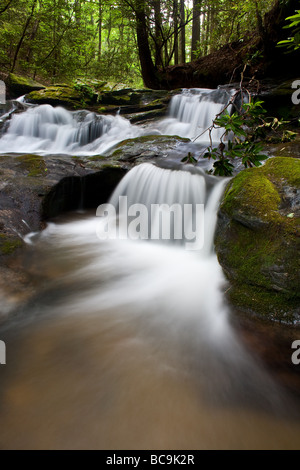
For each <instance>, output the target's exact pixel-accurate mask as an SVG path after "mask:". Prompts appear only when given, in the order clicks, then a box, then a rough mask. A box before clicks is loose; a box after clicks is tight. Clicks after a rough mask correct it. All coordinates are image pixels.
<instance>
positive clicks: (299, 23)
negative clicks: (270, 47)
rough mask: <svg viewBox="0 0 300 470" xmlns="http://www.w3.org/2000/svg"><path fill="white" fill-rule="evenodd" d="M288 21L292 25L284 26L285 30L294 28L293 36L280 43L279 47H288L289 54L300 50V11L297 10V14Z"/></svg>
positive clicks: (289, 17)
mask: <svg viewBox="0 0 300 470" xmlns="http://www.w3.org/2000/svg"><path fill="white" fill-rule="evenodd" d="M286 20H287V21H290V24H288V25H286V26H284V29H288V28H292V36H291V37H289V38H287V39H284V40H283V41H279V42H278V44H277V45H278V46H279V47H287V49H288V52H291V51H293V50H296V49H299V48H300V10H296V14H295V15H293V16H288V17H287V18H286Z"/></svg>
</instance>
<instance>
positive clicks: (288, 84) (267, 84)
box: [256, 77, 300, 122]
mask: <svg viewBox="0 0 300 470" xmlns="http://www.w3.org/2000/svg"><path fill="white" fill-rule="evenodd" d="M296 81H297V77H295V78H294V79H290V80H287V81H285V82H280V81H275V80H272V81H271V80H264V81H262V84H261V86H262V91H261V92H260V93H258V94H257V95H256V98H257V99H259V100H262V101H264V104H263V107H264V108H265V109H266V111H267V116H274V117H277V118H278V119H282V120H291V121H293V120H295V121H296V122H297V121H298V119H299V116H300V105H296V104H295V103H293V101H292V99H293V94H294V92H295V91H296V89H295V88H293V84H294V82H296ZM298 88H299V87H298Z"/></svg>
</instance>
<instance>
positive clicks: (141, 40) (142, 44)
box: [135, 1, 160, 89]
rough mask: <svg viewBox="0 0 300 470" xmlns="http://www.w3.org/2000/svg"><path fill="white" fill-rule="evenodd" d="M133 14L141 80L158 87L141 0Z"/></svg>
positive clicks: (149, 86) (147, 84) (146, 84)
mask: <svg viewBox="0 0 300 470" xmlns="http://www.w3.org/2000/svg"><path fill="white" fill-rule="evenodd" d="M135 15H136V35H137V43H138V51H139V59H140V64H141V71H142V77H143V81H144V84H145V86H146V87H148V88H153V89H159V88H160V84H159V80H158V77H157V69H156V67H155V66H154V64H153V60H152V57H151V51H150V46H149V38H148V30H147V23H146V15H145V4H144V3H143V2H142V1H139V2H138V5H137V7H136V9H135Z"/></svg>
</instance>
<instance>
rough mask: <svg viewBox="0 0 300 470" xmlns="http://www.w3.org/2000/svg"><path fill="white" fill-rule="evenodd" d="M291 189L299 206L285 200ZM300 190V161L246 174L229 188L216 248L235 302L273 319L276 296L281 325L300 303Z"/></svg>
mask: <svg viewBox="0 0 300 470" xmlns="http://www.w3.org/2000/svg"><path fill="white" fill-rule="evenodd" d="M286 188H288V193H289V194H292V196H291V197H292V198H293V197H294V195H295V200H294V202H291V200H289V199H288V198H287V199H286V195H285V190H286ZM299 189H300V161H299V160H297V159H293V158H284V157H282V158H272V159H270V160H268V161H267V163H266V164H265V165H264V166H263V167H260V168H253V169H248V170H244V171H242V172H241V173H240V174H238V175H237V176H236V177H235V178H233V179H232V180H231V182H230V183H229V185H228V187H227V189H226V191H225V194H224V197H223V200H222V203H221V205H220V211H219V217H218V224H217V230H216V237H215V242H216V251H217V255H218V259H219V261H220V264H221V265H222V267H223V269H224V271H225V273H226V274H227V276H228V278H229V280H230V281H231V282H232V283H233V285H234V289H232V292H236V293H239V295H240V298H239V297H238V294H235V295H232V294H231V296H232V299H233V300H234V302H235V303H239V306H240V307H241V306H242V305H244V307H245V308H246V307H247V308H249V309H250V310H256V311H260V312H268V313H267V315H268V316H271V311H272V310H274V308H275V307H273V306H271V307H270V305H269V304H270V300H272V295H273V296H274V302H275V298H276V299H277V300H276V302H278V305H280V308H279V307H278V308H277V310H276V312H277V313H276V315H275V313H274V312H275V310H274V312H273V313H272V315H273V317H274V318H275V316H276V318H277V319H278V318H280V315H282V314H283V313H282V312H285V313H284V316H285V317H286V316H287V315H288V313H287V312H289V311H292V310H293V305H294V304H295V303H297V302H298V303H299V297H300V292H299V283H300V275H299V273H300V269H299V268H300V265H299V258H298V256H297V252H299V249H300V230H299V222H300V218H299V214H298V211H297V205H296V206H292V205H291V204H296V202H297V195H296V194H297V191H299ZM292 207H293V208H292ZM291 212H292V213H293V216H292V217H290V214H291ZM249 289H250V290H251V293H252V294H251V295H252V297H251V296H250V295H248V294H247V292H248V290H249ZM242 293H243V295H242ZM274 302H273V303H274ZM273 303H271V305H273ZM273 317H272V318H273Z"/></svg>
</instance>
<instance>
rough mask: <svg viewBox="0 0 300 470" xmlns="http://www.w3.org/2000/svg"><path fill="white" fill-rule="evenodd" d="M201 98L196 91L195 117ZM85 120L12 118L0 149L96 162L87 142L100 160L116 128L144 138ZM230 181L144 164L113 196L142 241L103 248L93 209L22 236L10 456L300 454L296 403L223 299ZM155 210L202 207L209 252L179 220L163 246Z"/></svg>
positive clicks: (7, 396)
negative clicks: (22, 289)
mask: <svg viewBox="0 0 300 470" xmlns="http://www.w3.org/2000/svg"><path fill="white" fill-rule="evenodd" d="M201 93H202V92H201V91H199V93H198V95H197V93H196V92H195V91H193V92H192V97H193V98H192V101H193V100H194V99H195V98H194V97H195V96H198V102H200V110H201V106H202V104H203V103H202V104H201V99H202V95H201ZM205 93H206V92H205ZM186 94H189V92H185V93H183V95H182V96H179V97H176V98H175V101H181V99H182V100H186ZM208 94H209V93H208ZM206 95H207V94H206ZM199 97H200V98H201V99H200V100H199ZM202 101H203V100H202ZM204 102H205V106H204V108H205V109H206V103H207V102H206V101H204ZM191 104H192V103H191V101H188V102H186V104H185V106H188V108H189V106H190V105H191ZM219 104H220V103H219ZM173 105H174V102H172V103H171V110H172V106H173ZM175 105H176V106H177V109H179V108H180V106H178V103H177V104H176V102H175ZM215 111H216V110H215V109H214V112H215ZM197 112H199V115H200V114H201V112H200V111H199V110H197ZM172 113H173V111H172ZM194 114H195V113H192V115H193V116H194ZM26 115H27V117H28V116H30V117H28V122H27V123H28V127H26V123H25V121H24V117H25V116H26ZM45 115H47V116H48V117H47V119H48V121H47V119H46V118H45ZM54 115H55V116H56V118H55V119H56V120H54ZM41 116H43V118H42V119H41ZM50 118H51V119H50ZM31 119H32V121H31ZM82 119H83V120H81V121H80V122H81V124H82V123H83V126H78V123H79V121H78V116H77V115H76V119H74V114H72V113H68V112H66V111H65V110H62V109H56V110H53V109H51V110H50V108H49V107H47V106H46V107H38V108H31V109H30V110H28V111H27V112H26V113H23V114H20V115H18V116H16V119H14V118H13V120H12V122H11V126H10V128H9V130H8V132H7V133H6V134H5V136H4V137H3V138H2V139H1V140H0V148H1V149H2V151H3V149H4V148H5V146H6V145H12V146H13V145H14V142H13V141H14V140H15V141H18V144H19V150H18V151H20V149H21V148H23V149H24V151H25V149H26V148H27V149H28V147H27V145H28V142H29V143H30V145H32V147H31V149H34V148H35V149H36V151H45V152H53V150H55V149H57V147H56V145H58V142H59V143H60V144H59V145H60V151H61V150H62V148H63V150H64V151H66V150H67V149H70V148H71V146H72V145H75V148H79V147H80V148H83V149H84V150H83V151H87V152H89V151H91V148H90V147H89V145H90V144H92V145H94V151H95V149H96V147H97V146H98V147H97V151H98V149H99V145H100V146H101V145H102V143H101V139H102V136H103V135H104V136H105V139H106V137H107V135H108V134H109V133H110V132H111V131H112V129H114V127H116V128H117V129H120V128H119V124H120V120H121V121H122V124H121V127H122V126H123V125H124V128H125V127H126V126H127V128H128V129H130V132H132V133H133V134H134V133H135V132H137V133H138V132H141V130H140V129H135V127H134V126H131V125H130V124H129V123H128V122H126V123H123V118H119V117H116V118H108V119H107V120H106V118H100V117H96V119H95V120H93V119H92V118H91V116H90V114H89V113H83V117H82ZM114 119H118V122H117V121H114ZM170 119H172V120H173V123H174V124H175V128H173V129H174V133H178V132H176V131H178V130H179V127H180V126H181V124H183V127H181V132H182V133H184V126H185V122H181V121H180V117H179V116H177V118H176V116H175V117H174V115H173V117H170V116H168V117H167V118H166V120H164V121H163V122H162V123H160V124H158V125H157V128H158V132H159V131H160V132H163V130H162V129H164V128H166V126H170ZM207 119H208V118H207ZM34 120H36V121H35V122H36V124H34V125H33V121H34ZM49 120H50V121H51V120H52V121H51V123H52V124H51V125H45V126H44V124H45V122H48V124H50V123H49ZM53 120H54V121H53ZM23 121H24V122H23ZM124 121H126V120H124ZM89 123H92V124H89ZM202 125H203V123H202V124H200V127H201V126H202ZM105 126H107V127H105ZM79 129H80V131H79ZM195 129H196V128H195ZM195 129H194V130H195ZM115 131H116V129H114V132H113V133H112V134H113V135H117V133H116V132H115ZM60 132H61V133H62V134H63V135H64V137H66V135H68V136H69V138H68V139H66V138H64V139H62V140H61V139H60V138H59V133H60ZM193 132H194V131H193ZM130 135H131V134H130ZM13 136H14V138H13ZM108 141H109V138H108V140H107V143H108ZM22 145H24V146H23V147H22ZM105 145H106V144H105ZM76 146H77V147H76ZM27 151H28V150H27ZM225 184H226V180H222V179H219V178H215V177H212V176H209V175H207V174H206V173H205V172H203V170H201V169H197V168H196V169H193V170H190V168H189V167H186V166H185V167H181V166H176V168H174V167H173V168H172V169H171V168H166V167H165V168H161V167H159V166H156V165H152V164H142V165H140V166H138V167H135V168H134V169H133V170H131V171H130V172H129V173H128V174H127V175H126V176H125V178H124V179H123V180H122V181H121V183H120V184H119V186H118V187H117V188H116V190H115V192H114V194H113V195H112V197H111V200H110V205H111V207H113V208H115V210H116V221H115V224H116V226H117V225H118V224H119V225H120V224H121V218H122V215H124V214H121V212H120V200H121V199H120V198H122V197H123V198H126V201H127V204H128V206H130V207H132V206H133V205H134V204H135V205H137V204H139V205H141V206H143V207H144V208H145V213H144V214H142V216H140V218H139V224H136V225H135V226H137V225H140V230H139V231H138V230H137V232H138V233H139V236H135V237H133V236H132V237H127V238H126V237H123V238H122V237H118V236H116V237H106V238H103V239H100V238H99V234H101V233H103V232H102V230H103V227H104V225H105V223H106V221H107V219H105V218H103V217H100V216H98V217H97V216H96V215H95V214H89V213H87V214H70V215H69V216H67V215H66V216H65V217H63V218H58V219H57V220H55V221H52V222H50V223H49V224H48V226H47V228H46V229H45V230H44V231H43V232H41V233H35V234H32V233H31V234H28V236H27V237H26V242H27V250H26V252H25V255H24V270H26V272H28V273H30V276H31V279H32V284H33V286H34V288H35V295H34V296H33V297H32V298H31V300H30V301H29V302H27V303H26V304H25V305H24V306H23V307H22V308H19V309H17V310H16V312H14V314H11V316H10V317H9V319H8V320H7V321H6V322H4V323H3V325H2V328H1V330H0V337H1V340H3V341H5V343H6V348H7V364H6V365H5V366H0V396H1V402H0V422H1V426H0V447H1V448H2V449H106V450H116V449H119V450H122V449H131V450H139V449H152V450H154V449H155V450H176V449H181V450H190V449H191V450H192V449H194V450H197V449H280V448H282V449H290V448H292V449H293V448H294V449H295V448H299V444H300V420H299V408H298V405H297V401H295V399H294V397H293V396H292V394H290V393H289V392H288V391H287V390H286V389H285V388H284V387H282V385H281V384H279V383H278V382H277V381H276V380H275V378H274V377H273V376H272V375H271V374H270V373H269V371H267V369H266V367H265V365H264V364H263V363H262V362H261V361H260V359H259V358H258V357H256V355H253V354H252V352H250V350H249V349H248V348H246V346H245V345H244V343H243V342H242V341H241V338H240V336H239V334H238V330H237V329H236V328H234V326H233V324H232V318H233V317H232V312H231V311H230V309H229V307H228V305H227V304H226V302H225V298H224V291H225V290H226V289H227V288H228V286H227V283H226V281H225V278H224V275H223V272H222V270H221V268H220V266H219V264H218V262H217V259H216V256H215V254H214V249H213V234H214V228H215V223H216V216H217V210H218V203H219V200H220V197H221V195H222V192H223V190H224V185H225ZM160 204H164V205H168V206H170V207H172V206H174V205H179V206H180V207H182V208H185V207H188V206H190V205H191V206H192V207H194V206H195V205H196V204H199V205H204V211H203V212H202V213H201V214H202V218H201V219H200V220H201V223H200V224H198V225H197V224H196V226H195V224H194V226H193V227H192V226H191V225H188V232H189V233H190V232H193V233H196V237H198V236H200V233H199V232H201V237H202V238H203V240H202V241H203V243H201V244H200V245H199V246H198V245H194V246H193V247H192V249H187V244H186V242H187V240H185V239H184V238H183V237H181V238H180V239H178V240H177V239H176V237H175V236H174V234H175V232H176V230H179V229H182V219H181V221H179V225H178V226H176V224H175V225H174V226H173V230H174V232H172V234H173V235H172V236H170V237H169V238H170V240H165V239H162V237H161V236H160V234H161V232H160V231H159V228H157V226H158V225H159V223H160V221H159V218H157V217H155V215H154V217H149V213H150V214H151V208H152V206H153V205H156V206H157V205H160ZM141 206H139V207H141ZM190 216H191V218H193V213H191V214H190ZM143 222H145V227H146V228H147V230H146V231H143V229H142V225H143ZM177 222H178V220H177ZM131 223H132V220H131V221H128V220H127V221H126V227H128V228H129V226H130V224H131ZM137 232H135V234H136V233H137ZM149 233H151V234H153V233H155V234H158V236H157V237H154V238H155V240H151V237H149ZM188 238H189V237H188ZM177 242H178V243H177Z"/></svg>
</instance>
